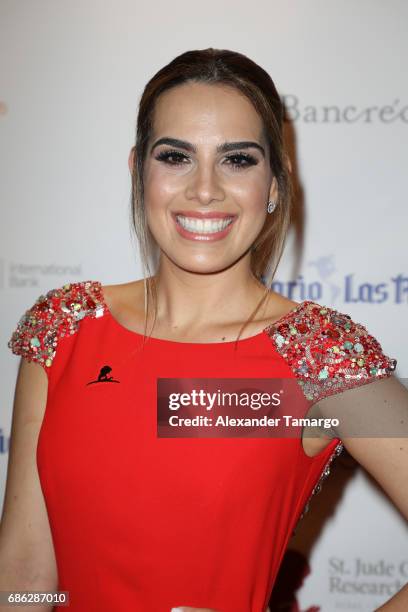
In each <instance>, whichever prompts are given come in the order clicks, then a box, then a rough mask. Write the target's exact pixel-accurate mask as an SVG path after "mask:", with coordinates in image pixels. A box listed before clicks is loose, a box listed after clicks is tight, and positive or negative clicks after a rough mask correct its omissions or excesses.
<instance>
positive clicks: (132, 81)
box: [0, 0, 408, 612]
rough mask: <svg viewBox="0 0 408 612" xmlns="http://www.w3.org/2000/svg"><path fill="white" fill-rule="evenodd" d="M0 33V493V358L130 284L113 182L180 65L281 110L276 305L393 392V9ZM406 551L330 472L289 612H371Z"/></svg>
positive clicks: (7, 400)
mask: <svg viewBox="0 0 408 612" xmlns="http://www.w3.org/2000/svg"><path fill="white" fill-rule="evenodd" d="M0 18H1V32H0V63H1V90H0V130H1V139H0V147H1V154H2V164H1V182H0V190H1V191H0V193H1V206H2V225H1V253H0V258H1V265H0V283H1V292H2V304H3V310H2V313H3V315H2V326H1V353H0V358H1V368H2V372H3V384H2V387H1V403H2V410H1V417H0V419H1V420H0V493H2V492H3V491H4V483H5V476H6V466H7V460H8V442H9V435H10V423H11V410H12V401H13V391H14V384H15V377H16V372H17V366H18V358H17V357H15V356H13V355H12V354H11V352H10V351H9V349H8V348H7V341H8V339H9V337H10V335H11V332H12V330H13V329H14V327H15V325H16V323H17V321H18V319H19V318H20V316H21V315H22V314H23V312H24V311H25V310H26V309H27V308H28V307H29V306H31V305H32V304H33V303H34V301H35V300H36V299H37V297H38V296H39V295H40V294H41V293H45V292H46V291H47V290H48V289H51V288H54V287H57V286H60V285H62V284H64V283H65V282H69V281H77V280H85V279H89V278H92V279H99V280H101V281H102V282H103V284H114V283H121V282H126V281H129V280H132V279H135V278H139V277H140V276H141V269H140V267H139V262H138V255H137V249H136V248H135V245H134V244H132V242H131V239H130V229H129V193H130V181H129V172H128V167H127V157H128V153H129V149H130V148H131V146H132V145H133V138H134V131H135V121H136V108H137V103H138V100H139V97H140V94H141V92H142V89H143V87H144V85H145V83H146V82H147V80H148V79H149V78H150V77H151V76H152V75H153V74H154V73H155V72H156V71H157V70H158V69H159V68H160V67H161V66H162V65H164V64H166V63H167V62H168V61H170V60H171V59H172V58H173V57H175V56H176V55H178V54H179V53H181V52H183V51H186V50H188V49H194V48H206V47H210V46H212V47H217V48H228V49H233V50H236V51H240V52H242V53H245V54H246V55H248V56H249V57H251V58H252V59H254V60H255V61H256V62H258V63H259V64H260V65H261V66H262V67H264V68H265V69H266V70H267V71H268V72H269V73H270V75H271V76H272V78H273V80H274V82H275V85H276V86H277V88H278V91H279V92H280V94H281V96H282V99H283V100H284V101H285V103H286V106H287V108H288V117H289V119H291V123H290V125H289V124H288V125H287V131H288V134H290V133H292V137H293V139H294V152H295V159H294V162H295V165H296V172H297V177H298V181H299V194H300V195H301V196H302V198H301V199H300V201H299V203H298V207H297V219H298V220H299V227H300V231H299V227H298V228H297V229H296V228H293V229H292V230H291V234H290V238H289V240H288V243H287V247H286V250H285V255H284V258H283V261H282V263H281V265H280V267H279V269H278V273H277V276H276V284H275V285H274V288H275V290H278V291H280V292H281V293H283V294H284V295H288V296H290V297H291V298H292V299H294V300H296V301H300V300H304V299H313V300H315V301H319V302H320V303H322V304H325V305H329V306H332V307H335V308H337V309H339V310H341V311H343V312H347V313H349V314H350V315H351V316H352V317H353V318H354V319H355V320H357V321H359V322H361V323H363V324H365V325H366V326H367V328H368V330H369V331H370V332H371V333H373V334H374V335H375V336H376V337H377V338H378V339H379V340H380V341H381V344H382V346H383V349H384V352H385V353H386V354H388V355H389V356H391V357H396V358H397V359H398V368H397V371H396V374H397V376H398V377H400V378H404V377H405V378H407V377H408V372H407V356H408V348H407V342H406V340H407V331H408V326H407V303H408V297H407V296H408V269H407V267H408V266H407V247H406V231H407V222H408V214H407V204H406V164H407V153H408V151H407V149H408V147H407V131H408V82H407V79H406V70H405V59H406V57H407V55H408V39H407V37H406V24H407V23H408V5H407V3H406V2H404V1H403V0H388V2H382V1H381V0H370V1H369V0H357V1H354V2H351V1H347V0H341V1H340V0H338V1H333V2H330V3H328V2H324V1H323V0H321V1H319V0H309V1H308V2H304V1H301V0H298V1H289V2H288V1H284V0H279V1H271V0H268V1H266V0H260V1H257V2H251V3H248V2H244V1H242V0H235V1H234V2H229V1H225V2H219V1H216V2H215V1H214V0H207V1H206V2H204V3H200V4H198V3H184V2H183V3H168V2H164V1H162V0H156V1H155V2H153V3H143V4H142V3H138V2H135V1H132V2H131V1H130V0H110V1H105V2H97V1H96V0H82V1H79V0H74V1H73V2H71V3H66V2H58V1H55V0H52V1H51V0H36V1H35V2H33V1H31V0H25V1H23V0H1V3H0ZM290 281H297V285H296V286H295V289H294V290H293V291H292V292H289V286H288V283H289V282H290ZM1 497H2V495H1ZM407 544H408V534H407V528H406V522H405V521H404V520H403V519H402V517H401V516H400V514H399V513H398V512H397V511H396V510H395V508H394V507H393V505H392V504H391V503H390V502H389V500H388V499H387V498H386V496H385V495H384V494H383V493H382V492H381V490H380V489H379V487H378V486H377V485H376V484H375V482H373V481H372V479H371V478H369V477H367V475H366V474H365V473H364V472H363V471H362V470H361V468H359V467H358V466H356V465H355V463H354V462H353V461H352V460H351V458H350V457H349V456H347V455H346V456H345V457H342V456H341V457H339V458H338V459H337V460H336V463H335V465H334V466H333V469H332V473H331V475H330V477H329V478H328V479H327V480H326V481H325V483H324V485H323V490H322V492H321V493H320V494H319V495H318V496H316V497H315V498H314V500H313V502H312V504H311V508H310V510H309V513H308V515H307V516H306V517H305V518H304V519H303V521H302V524H301V525H300V526H299V528H298V533H297V534H296V536H295V537H294V538H293V540H292V541H291V543H290V546H291V548H293V549H296V550H298V551H301V552H302V553H303V554H305V555H307V556H308V559H309V565H310V574H309V575H308V577H307V578H306V579H305V581H304V584H303V587H302V588H301V589H300V590H299V591H298V600H299V603H300V607H301V609H305V608H307V607H309V606H311V605H319V606H321V610H323V611H324V612H326V611H328V612H330V611H332V610H351V609H352V610H373V609H374V608H375V607H377V606H378V605H380V604H381V603H382V602H384V601H385V600H386V599H388V598H389V597H390V596H391V595H392V594H393V593H395V591H396V590H398V589H399V588H400V587H401V586H402V585H403V584H405V583H406V582H407V581H408V546H407Z"/></svg>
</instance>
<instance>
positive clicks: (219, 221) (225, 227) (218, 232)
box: [172, 211, 237, 242]
mask: <svg viewBox="0 0 408 612" xmlns="http://www.w3.org/2000/svg"><path fill="white" fill-rule="evenodd" d="M172 217H173V219H174V221H175V225H176V229H177V232H178V233H179V234H180V235H181V236H182V237H183V238H187V239H188V240H195V241H198V240H201V241H207V242H208V241H211V242H213V241H215V240H221V239H222V238H224V237H225V236H227V235H228V234H229V232H230V231H231V228H232V226H233V225H234V222H235V220H236V217H237V215H230V214H227V213H219V212H215V211H211V212H206V213H198V212H197V211H183V212H181V211H180V212H179V213H176V212H174V213H172Z"/></svg>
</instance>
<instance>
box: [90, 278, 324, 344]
mask: <svg viewBox="0 0 408 612" xmlns="http://www.w3.org/2000/svg"><path fill="white" fill-rule="evenodd" d="M96 285H97V288H98V292H99V300H100V302H101V304H102V306H103V309H104V311H105V314H107V315H108V316H109V318H110V320H111V322H112V323H113V324H114V325H115V327H117V328H118V329H120V330H122V331H123V332H125V333H127V334H130V335H132V336H133V337H136V338H138V339H140V340H142V339H143V338H144V335H143V334H140V333H139V332H136V331H133V330H132V329H129V328H128V327H125V326H124V325H122V323H119V321H118V320H117V319H116V318H115V317H114V316H113V314H112V311H111V310H110V308H109V306H108V303H107V302H106V300H105V296H104V293H103V289H102V283H101V282H100V281H96ZM308 304H315V302H313V301H312V300H303V301H301V302H299V303H298V304H297V305H296V306H294V307H293V308H291V309H290V310H288V312H286V313H285V314H284V315H282V316H281V317H279V318H278V319H276V320H275V321H273V322H272V323H268V325H266V327H264V328H263V329H261V331H259V332H257V333H256V334H254V335H252V336H248V337H247V338H241V339H240V340H238V342H237V341H236V340H226V341H224V342H223V341H219V342H180V341H178V340H169V339H167V338H155V337H154V336H150V337H149V338H148V340H147V341H148V342H152V343H153V344H157V345H162V346H164V345H168V346H174V347H176V346H191V347H192V346H199V347H205V346H210V347H212V346H228V345H233V344H235V343H236V342H237V343H238V344H239V345H240V344H242V343H246V342H254V341H255V340H257V339H258V338H261V337H262V336H264V335H265V334H266V333H267V332H268V331H269V330H270V329H271V328H273V327H277V326H278V325H281V324H282V323H284V322H285V321H286V320H287V319H288V318H290V317H292V316H293V315H295V314H296V313H298V312H299V311H301V310H303V308H304V307H305V306H306V305H308Z"/></svg>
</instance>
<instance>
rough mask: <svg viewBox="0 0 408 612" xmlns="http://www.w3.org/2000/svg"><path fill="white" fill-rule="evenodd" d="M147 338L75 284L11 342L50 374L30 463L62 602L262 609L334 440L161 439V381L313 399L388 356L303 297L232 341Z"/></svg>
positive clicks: (342, 318) (335, 449)
mask: <svg viewBox="0 0 408 612" xmlns="http://www.w3.org/2000/svg"><path fill="white" fill-rule="evenodd" d="M142 339H143V336H142V335H140V334H137V333H135V332H132V331H130V330H129V329H126V328H125V327H123V326H122V325H121V324H120V323H119V322H118V321H116V319H114V318H113V316H112V314H111V313H110V311H109V309H108V307H107V305H106V303H105V302H104V299H103V294H102V292H101V284H100V282H99V281H81V282H74V283H70V284H67V285H64V286H63V287H59V288H57V289H52V290H50V291H49V292H48V293H47V294H46V295H41V296H40V297H39V298H38V300H37V301H36V302H35V304H34V305H33V306H32V307H31V308H30V309H29V310H27V312H26V313H25V314H24V315H23V316H22V317H21V319H20V321H19V322H18V324H17V327H16V329H15V331H14V332H13V334H12V336H11V339H10V340H9V342H8V346H9V348H11V350H12V351H13V352H14V353H16V354H19V355H22V356H24V357H25V358H27V359H28V360H34V361H37V362H39V363H40V364H41V365H42V366H43V367H44V369H45V371H46V373H47V376H48V399H47V406H46V411H45V415H44V419H43V423H42V426H41V430H40V434H39V439H38V447H37V466H38V472H39V477H40V482H41V487H42V490H43V494H44V499H45V502H46V507H47V511H48V516H49V522H50V528H51V532H52V537H53V542H54V547H55V554H56V560H57V566H58V575H59V584H58V588H59V590H66V591H69V596H70V607H69V610H70V612H130V611H132V612H138V611H140V612H169V611H170V609H171V607H173V606H174V607H175V606H177V605H180V606H181V605H185V606H194V607H199V608H201V607H208V608H214V609H216V610H219V611H221V612H264V611H265V610H266V608H267V605H268V600H269V597H270V594H271V591H272V588H273V585H274V581H275V578H276V575H277V572H278V569H279V566H280V563H281V561H282V558H283V555H284V552H285V549H286V546H287V543H288V540H289V539H290V537H291V535H292V533H293V531H294V529H295V527H296V524H297V523H298V521H299V519H300V518H301V516H302V515H303V514H304V512H305V511H306V509H307V507H308V502H309V501H310V499H311V497H312V496H313V495H314V493H316V492H318V491H319V490H320V487H321V484H322V481H323V479H324V478H325V477H326V476H327V475H328V473H329V467H330V463H331V461H332V460H333V459H334V458H335V457H336V456H337V455H338V454H339V453H340V452H341V450H342V443H341V440H340V439H339V438H335V439H333V440H332V441H331V442H330V443H329V445H328V446H327V448H325V449H324V450H323V451H322V452H320V453H319V454H318V455H317V456H315V457H309V456H307V455H306V454H305V452H304V450H303V447H302V443H301V439H300V437H296V438H282V439H279V438H276V437H275V438H272V437H269V438H242V437H237V438H202V439H196V438H163V437H158V436H157V411H156V406H157V403H156V402H157V397H156V393H157V387H156V383H157V379H158V378H178V377H183V378H193V377H195V378H204V377H208V378H211V377H212V378H237V377H245V378H268V377H285V378H293V379H295V380H297V382H298V383H299V385H300V388H301V389H302V392H303V394H304V396H305V397H307V398H308V399H309V400H310V401H311V403H314V402H316V401H317V400H318V399H320V398H322V397H325V396H327V395H330V394H334V393H339V392H341V391H342V390H344V389H347V388H351V387H355V386H359V385H363V384H366V383H368V382H371V381H373V380H376V379H378V378H384V377H387V376H389V375H390V374H391V372H392V371H393V370H394V369H395V366H396V360H395V359H391V358H389V357H387V356H386V355H384V353H383V352H382V350H381V346H380V344H379V343H378V341H377V340H376V339H375V338H374V337H373V336H372V335H370V334H369V333H368V331H367V330H366V328H365V327H364V326H363V325H361V324H359V323H355V322H354V321H352V320H351V318H350V317H349V316H348V315H346V314H344V313H341V312H338V311H336V310H334V309H332V308H330V307H325V306H321V305H320V304H318V303H316V302H313V301H310V300H306V301H304V302H301V303H300V304H298V306H297V307H295V308H294V309H293V310H291V311H290V312H289V313H288V314H286V315H285V316H284V317H282V318H281V319H279V320H278V321H276V322H275V323H273V324H272V325H270V326H268V327H267V328H265V329H264V330H263V331H262V332H261V333H258V334H257V335H255V336H252V337H250V338H244V339H242V340H239V341H238V350H237V351H234V350H233V348H234V344H235V342H234V341H231V342H218V343H208V344H201V343H182V342H174V341H168V340H161V339H158V338H152V339H150V340H148V341H147V342H146V344H145V346H144V348H143V350H142V351H140V350H139V349H140V345H141V342H142ZM115 381H116V384H106V383H107V382H115ZM88 383H92V384H88ZM295 384H296V383H295ZM58 609H60V607H58ZM61 609H62V608H61Z"/></svg>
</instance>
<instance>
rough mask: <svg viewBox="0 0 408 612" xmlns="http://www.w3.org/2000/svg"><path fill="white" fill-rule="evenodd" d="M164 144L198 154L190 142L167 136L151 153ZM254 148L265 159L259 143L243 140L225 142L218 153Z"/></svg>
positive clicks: (155, 145)
mask: <svg viewBox="0 0 408 612" xmlns="http://www.w3.org/2000/svg"><path fill="white" fill-rule="evenodd" d="M162 144H167V145H170V146H172V147H178V148H179V149H184V150H185V151H188V152H189V153H197V149H196V147H195V146H194V145H193V144H192V143H191V142H188V141H186V140H180V139H178V138H169V137H167V136H165V137H163V138H159V139H158V140H156V142H155V143H154V144H153V146H152V148H151V152H152V151H153V149H155V147H158V146H159V145H162ZM252 148H254V149H258V150H259V151H260V152H261V153H262V155H263V157H265V149H264V148H263V147H261V145H260V144H259V143H257V142H253V141H251V140H242V141H238V142H223V143H222V144H220V145H218V146H217V149H216V151H217V153H227V152H228V151H235V150H236V149H252Z"/></svg>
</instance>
